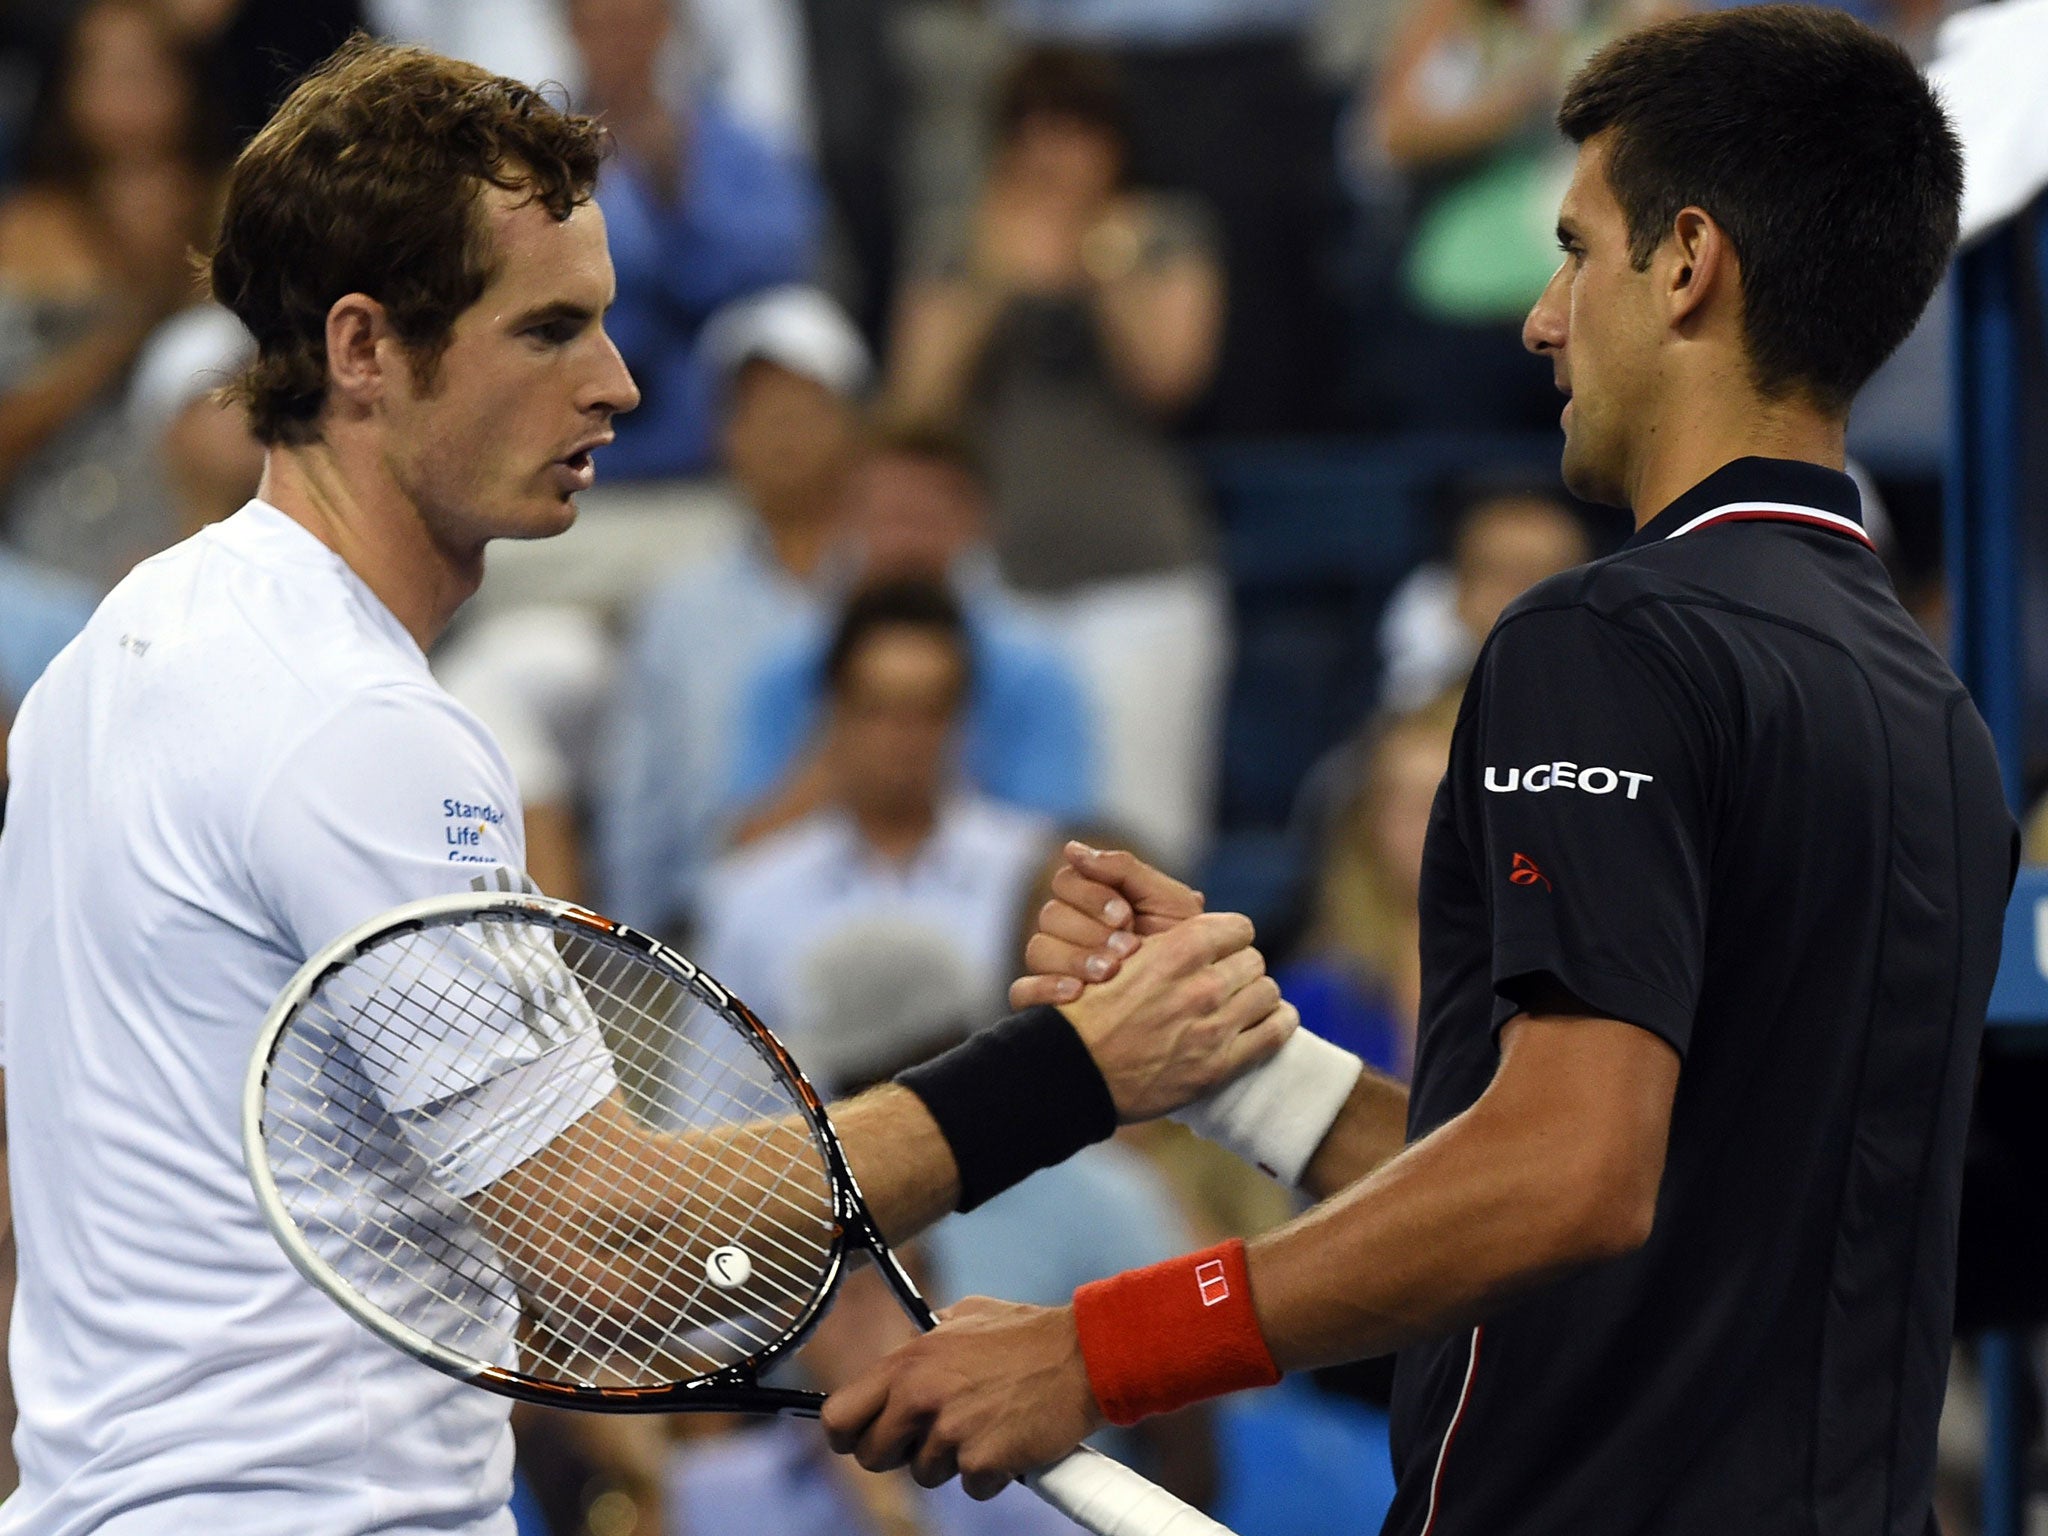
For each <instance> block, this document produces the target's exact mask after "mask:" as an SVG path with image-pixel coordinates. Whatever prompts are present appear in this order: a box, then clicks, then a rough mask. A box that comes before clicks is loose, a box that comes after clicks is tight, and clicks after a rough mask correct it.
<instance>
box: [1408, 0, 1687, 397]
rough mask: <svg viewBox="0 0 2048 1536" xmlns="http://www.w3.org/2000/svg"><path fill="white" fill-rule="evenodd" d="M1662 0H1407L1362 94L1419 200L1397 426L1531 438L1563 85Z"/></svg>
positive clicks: (1563, 169)
mask: <svg viewBox="0 0 2048 1536" xmlns="http://www.w3.org/2000/svg"><path fill="white" fill-rule="evenodd" d="M1660 3H1661V0H1413V4H1412V7H1411V9H1410V10H1409V11H1408V14H1407V16H1406V17H1405V18H1404V20H1403V21H1402V23H1401V26H1400V29H1399V31H1398V32H1397V34H1396V36H1395V40H1394V43H1393V46H1392V49H1391V50H1390V52H1389V54H1388V57H1387V61H1386V64H1385V68H1384V72H1383V74H1382V76H1381V78H1380V80H1379V81H1378V82H1377V86H1376V89H1375V90H1374V92H1373V97H1374V110H1373V114H1372V117H1371V126H1372V131H1373V134H1374V137H1375V139H1376V141H1377V144H1378V147H1379V149H1380V150H1381V151H1382V152H1383V153H1384V154H1385V155H1386V157H1387V158H1388V159H1389V160H1390V161H1391V162H1392V163H1393V165H1394V166H1395V167H1396V168H1397V169H1399V170H1401V171H1403V172H1405V173H1406V174H1407V175H1408V176H1409V177H1410V178H1411V180H1412V181H1413V183H1414V185H1415V189H1416V192H1417V194H1418V199H1419V203H1420V207H1419V210H1418V212H1417V214H1416V217H1415V223H1414V228H1413V230H1412V233H1411V236H1410V243H1409V249H1408V254H1407V258H1406V262H1405V270H1404V273H1403V290H1404V297H1405V299H1406V302H1407V306H1408V308H1409V310H1410V312H1411V315H1412V322H1411V327H1410V328H1411V330H1412V332H1413V334H1411V335H1409V336H1408V337H1406V338H1405V339H1404V340H1403V342H1402V343H1401V344H1400V345H1398V346H1397V347H1395V348H1393V349H1392V350H1391V352H1390V359H1391V361H1392V363H1393V365H1394V366H1395V367H1396V368H1397V369H1398V370H1399V372H1400V374H1401V375H1402V392H1403V393H1404V394H1405V395H1406V397H1407V419H1408V424H1410V425H1413V426H1418V427H1427V428H1437V429H1456V430H1481V431H1494V430H1517V429H1531V430H1535V429H1545V428H1549V427H1551V426H1553V425H1554V424H1555V422H1556V420H1557V412H1558V398H1557V395H1556V392H1555V390H1554V389H1553V388H1552V387H1551V380H1550V374H1549V370H1547V369H1546V368H1543V367H1542V366H1540V365H1536V364H1533V363H1532V360H1531V359H1530V358H1529V357H1528V356H1527V354H1526V353H1525V352H1524V351H1523V350H1522V345H1521V327H1522V319H1523V317H1524V316H1525V315H1526V314H1527V313H1528V310H1529V306H1530V305H1531V304H1532V303H1534V302H1535V299H1536V296H1537V295H1538V294H1539V293H1541V292H1542V291H1543V285H1544V283H1545V282H1547V281H1548V280H1549V277H1550V274H1551V272H1552V271H1553V270H1555V268H1556V267H1557V264H1558V260H1559V253H1558V250H1557V241H1556V216H1557V204H1558V199H1559V197H1560V196H1561V194H1562V192H1563V190H1564V186H1565V183H1566V182H1567V181H1569V180H1570V178H1571V166H1572V146H1570V145H1569V144H1566V143H1565V142H1564V140H1563V139H1562V138H1561V137H1560V136H1559V135H1558V133H1557V129H1556V126H1555V124H1554V122H1553V121H1552V119H1553V117H1554V116H1555V114H1556V111H1557V105H1558V102H1559V100H1560V99H1561V98H1562V96H1563V92H1564V85H1565V81H1566V80H1567V79H1569V78H1570V76H1571V73H1572V71H1573V70H1575V69H1576V68H1577V67H1578V66H1579V65H1580V64H1581V63H1583V62H1584V61H1585V59H1586V58H1587V57H1588V56H1589V55H1590V54H1591V53H1592V52H1593V50H1594V49H1595V48H1597V47H1598V46H1599V44H1600V43H1602V42H1604V41H1606V40H1607V39H1608V38H1609V37H1612V36H1614V35H1616V34H1618V33H1619V32H1621V31H1624V30H1627V29H1628V28H1629V27H1631V26H1633V25H1636V24H1637V23H1639V22H1641V21H1644V20H1648V19H1649V18H1650V15H1651V12H1652V7H1653V6H1655V5H1658V4H1660Z"/></svg>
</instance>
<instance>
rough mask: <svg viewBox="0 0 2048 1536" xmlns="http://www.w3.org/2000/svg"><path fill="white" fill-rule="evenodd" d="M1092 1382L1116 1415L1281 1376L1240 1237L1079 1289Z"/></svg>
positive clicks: (1131, 1417) (1077, 1313) (1109, 1413)
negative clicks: (1263, 1329)
mask: <svg viewBox="0 0 2048 1536" xmlns="http://www.w3.org/2000/svg"><path fill="white" fill-rule="evenodd" d="M1074 1327H1075V1331H1076V1332H1078V1333H1079V1334H1080V1336H1081V1360H1082V1363H1083V1364H1084V1365H1086V1366H1087V1368H1088V1385H1089V1386H1090V1387H1091V1388H1093V1389H1094V1392H1095V1401H1096V1402H1097V1403H1098V1404H1100V1405H1101V1408H1102V1412H1103V1415H1104V1417H1106V1418H1107V1419H1108V1420H1109V1421H1110V1422H1111V1423H1112V1424H1135V1423H1137V1422H1138V1420H1140V1419H1142V1418H1144V1417H1146V1416H1147V1415H1148V1414H1154V1413H1171V1412H1172V1411H1173V1410H1174V1409H1176V1408H1185V1407H1186V1406H1187V1405H1188V1404H1189V1403H1194V1402H1199V1401H1201V1400H1202V1399H1203V1398H1205V1397H1216V1396H1219V1395H1220V1394H1222V1393H1225V1392H1235V1391H1238V1390H1239V1389H1240V1388H1243V1387H1270V1386H1271V1385H1273V1383H1274V1382H1276V1381H1278V1380H1279V1379H1280V1368H1279V1367H1278V1366H1276V1365H1275V1364H1273V1353H1272V1351H1271V1350H1269V1349H1267V1348H1266V1337H1265V1335H1264V1334H1262V1333H1260V1332H1259V1319H1258V1314H1257V1313H1255V1312H1254V1311H1253V1310H1252V1287H1251V1272H1250V1271H1249V1270H1248V1269H1247V1268H1246V1266H1245V1261H1244V1244H1243V1243H1242V1242H1241V1241H1239V1240H1238V1239H1236V1238H1232V1239H1231V1240H1230V1241H1229V1242H1227V1243H1218V1244H1217V1245H1216V1246H1215V1247H1214V1248H1206V1249H1204V1250H1203V1251H1202V1252H1200V1253H1191V1254H1188V1255H1186V1256H1185V1257H1183V1258H1178V1259H1168V1260H1167V1261H1166V1262H1165V1263H1164V1264H1154V1265H1152V1266H1151V1267H1150V1268H1149V1269H1133V1270H1127V1271H1126V1272H1125V1273H1123V1274H1121V1275H1111V1276H1110V1277H1109V1278H1108V1279H1107V1280H1097V1281H1095V1282H1093V1283H1092V1284H1089V1285H1084V1286H1082V1287H1081V1288H1080V1289H1079V1290H1078V1291H1076V1292H1074Z"/></svg>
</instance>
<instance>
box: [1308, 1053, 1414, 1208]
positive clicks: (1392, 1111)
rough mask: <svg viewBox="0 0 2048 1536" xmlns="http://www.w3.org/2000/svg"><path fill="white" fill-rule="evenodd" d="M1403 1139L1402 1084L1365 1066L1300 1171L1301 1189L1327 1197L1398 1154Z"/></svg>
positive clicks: (1405, 1112) (1405, 1109)
mask: <svg viewBox="0 0 2048 1536" xmlns="http://www.w3.org/2000/svg"><path fill="white" fill-rule="evenodd" d="M1407 1140H1408V1088H1407V1085H1406V1084H1403V1083H1399V1082H1396V1081H1395V1080H1394V1079H1393V1078H1391V1077H1385V1076H1382V1075H1381V1074H1380V1073H1378V1072H1375V1071H1373V1070H1372V1068H1370V1067H1368V1068H1366V1069H1365V1071H1364V1072H1362V1073H1360V1074H1359V1078H1358V1082H1357V1084H1356V1085H1355V1086H1354V1087H1353V1088H1352V1090H1351V1097H1350V1098H1349V1099H1347V1100H1345V1102H1344V1108H1343V1109H1342V1110H1341V1111H1339V1112H1338V1115H1337V1121H1336V1123H1335V1124H1334V1125H1332V1126H1331V1127H1330V1132H1329V1134H1328V1135H1327V1136H1325V1137H1324V1138H1323V1140H1322V1144H1321V1145H1320V1146H1318V1147H1317V1148H1316V1151H1315V1156H1313V1157H1311V1158H1310V1159H1309V1161H1308V1166H1307V1167H1306V1168H1304V1169H1303V1170H1302V1174H1301V1188H1302V1189H1303V1190H1304V1191H1305V1192H1306V1193H1307V1194H1309V1195H1311V1196H1313V1197H1314V1198H1315V1199H1317V1200H1328V1199H1329V1198H1330V1197H1331V1196H1333V1195H1336V1194H1338V1193H1339V1192H1340V1191H1343V1190H1346V1189H1349V1188H1350V1187H1351V1186H1352V1185H1353V1184H1356V1183H1357V1182H1358V1181H1359V1180H1360V1179H1362V1178H1364V1177H1365V1176H1366V1175H1367V1174H1369V1173H1371V1172H1373V1171H1374V1170H1375V1169H1377V1168H1379V1167H1380V1166H1381V1165H1382V1164H1384V1163H1387V1162H1390V1161H1391V1160H1392V1159H1394V1158H1395V1157H1397V1156H1399V1155H1400V1152H1401V1149H1402V1148H1403V1147H1404V1146H1406V1145H1407Z"/></svg>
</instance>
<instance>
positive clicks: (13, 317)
mask: <svg viewBox="0 0 2048 1536" xmlns="http://www.w3.org/2000/svg"><path fill="white" fill-rule="evenodd" d="M218 166H219V156H218V145H217V143H216V141H215V139H214V137H213V135H212V134H211V132H210V131H209V125H208V123H207V120H206V115H205V112H204V110H203V106H202V99H201V96H200V93H199V90H198V85H197V77H196V74H195V71H194V66H193V63H192V60H191V58H190V56H189V54H188V52H187V51H186V49H185V47H184V45H183V44H182V43H181V41H180V39H179V38H178V36H177V34H176V33H175V32H174V31H173V30H172V29H171V27H170V26H169V24H168V23H167V22H166V21H165V20H164V19H163V17H162V15H161V14H160V13H159V11H158V10H157V9H156V7H155V6H153V5H151V4H149V3H148V0H92V3H90V4H87V5H85V6H84V7H83V8H82V9H81V10H80V11H79V13H78V16H77V19H76V21H75V22H74V24H73V26H72V29H71V31H70V33H69V34H68V35H67V37H66V40H65V43H64V46H63V48H62V50H61V51H60V53H59V56H58V58H57V60H56V62H55V64H54V66H53V68H52V70H51V72H50V74H49V76H48V78H47V80H46V82H45V89H44V98H43V104H42V106H41V107H40V108H39V110H38V113H37V117H36V120H35V125H34V138H33V139H32V141H31V143H30V146H29V153H28V165H27V178H26V180H25V182H24V183H23V185H22V186H21V187H20V188H19V189H18V190H17V191H15V192H14V193H13V194H12V195H11V196H10V197H9V198H8V199H7V200H6V202H5V203H0V484H4V486H5V495H6V524H7V534H8V537H9V538H10V539H11V540H12V541H13V542H14V543H15V544H16V545H17V546H18V547H20V548H22V549H24V550H26V551H27V552H28V553H30V554H32V555H34V556H36V557H37V558H39V559H42V560H44V561H46V562H48V563H49V564H52V565H56V566H61V567H63V568H65V569H68V570H71V571H73V572H75V573H77V574H78V575H80V576H83V577H84V578H86V579H87V580H89V581H92V582H95V583H98V584H101V585H106V584H111V582H112V581H113V580H114V579H115V578H117V577H118V576H119V575H120V574H121V573H123V572H124V571H126V570H127V568H128V567H129V566H130V565H131V564H133V563H134V562H135V560H136V559H137V558H139V557H140V556H142V555H144V554H148V553H151V552H153V551H154V550H156V549H158V548H160V547H161V546H162V545H163V544H164V543H165V542H167V538H166V535H167V532H168V530H167V528H166V526H165V522H166V519H165V517H164V514H163V510H162V508H161V506H160V504H159V503H158V501H157V499H156V497H155V495H154V490H155V487H154V485H153V484H152V481H153V476H151V475H150V474H149V473H148V472H147V470H146V468H145V467H144V465H143V461H141V460H140V459H139V458H138V455H137V454H136V452H135V451H134V445H133V444H132V443H131V441H130V440H129V437H128V433H127V430H126V422H125V420H124V417H123V413H122V409H121V404H122V391H123V388H124V385H125V382H126V379H127V376H128V372H129V369H130V368H131V366H132V365H133V363H134V361H135V358H136V354H137V352H138V351H139V350H140V348H141V347H142V344H143V342H144V341H145V340H146V339H147V338H148V336H149V334H150V332H151V331H152V330H154V329H155V327H156V325H157V323H158V322H159V321H161V320H162V319H163V318H164V317H165V316H167V315H169V314H171V313H173V312H175V311H176V310H178V309H181V308H183V307H184V306H185V305H186V304H187V303H189V302H190V301H191V299H192V297H193V281H194V280H193V275H192V269H191V266H190V263H189V256H190V252H191V251H192V249H193V248H194V247H195V245H196V244H197V243H198V242H199V241H200V240H201V239H202V238H203V236H204V233H205V228H206V223H207V220H208V218H209V217H210V215H211V212H212V200H213V192H214V185H215V175H216V172H217V170H218Z"/></svg>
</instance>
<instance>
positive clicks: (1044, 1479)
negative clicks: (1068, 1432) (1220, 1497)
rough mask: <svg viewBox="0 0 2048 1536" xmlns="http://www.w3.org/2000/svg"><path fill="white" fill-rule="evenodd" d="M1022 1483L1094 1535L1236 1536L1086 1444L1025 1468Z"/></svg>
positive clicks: (1225, 1526)
mask: <svg viewBox="0 0 2048 1536" xmlns="http://www.w3.org/2000/svg"><path fill="white" fill-rule="evenodd" d="M1024 1486H1025V1487H1027V1488H1029V1489H1030V1490H1031V1491H1032V1492H1033V1493H1035V1494H1037V1495H1038V1496H1039V1497H1040V1498H1041V1499H1043V1500H1045V1502H1046V1503H1048V1504H1050V1505H1051V1506H1052V1507H1053V1508H1054V1509H1056V1510H1058V1511H1059V1512H1060V1513H1061V1514H1063V1515H1065V1516H1066V1517H1067V1518H1068V1519H1070V1520H1073V1521H1076V1522H1078V1523H1079V1524H1081V1525H1085V1526H1086V1527H1087V1528H1088V1529H1089V1530H1091V1531H1093V1532H1094V1533H1095V1536H1232V1533H1231V1530H1230V1527H1229V1526H1227V1525H1219V1524H1217V1523H1216V1522H1215V1521H1214V1520H1211V1519H1210V1518H1209V1517H1208V1516H1207V1515H1205V1514H1203V1513H1202V1512H1201V1511H1200V1510H1199V1509H1196V1508H1195V1507H1194V1506H1193V1505H1192V1504H1183V1503H1182V1502H1181V1501H1180V1500H1179V1499H1176V1498H1175V1497H1174V1496H1173V1495H1172V1494H1170V1493H1168V1492H1167V1491H1166V1490H1165V1489H1164V1488H1161V1487H1160V1486H1159V1485H1158V1484H1157V1483H1153V1482H1149V1481H1147V1480H1146V1479H1145V1478H1143V1477H1140V1476H1139V1475H1138V1474H1137V1473H1135V1472H1133V1471H1132V1470H1131V1469H1130V1468H1129V1467H1127V1466H1125V1465H1124V1464H1123V1463H1122V1462H1120V1461H1112V1460H1111V1459H1110V1458H1109V1457H1107V1456H1105V1455H1103V1454H1102V1453H1101V1452H1100V1451H1095V1450H1090V1449H1089V1448H1088V1447H1087V1446H1085V1445H1083V1446H1079V1447H1077V1448H1076V1449H1075V1450H1074V1451H1073V1452H1072V1453H1071V1454H1069V1455H1067V1456H1063V1457H1061V1458H1060V1459H1059V1460H1058V1461H1056V1462H1054V1463H1053V1464H1052V1465H1051V1466H1049V1467H1047V1468H1045V1470H1044V1471H1042V1472H1028V1473H1026V1474H1025V1476H1024Z"/></svg>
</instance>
